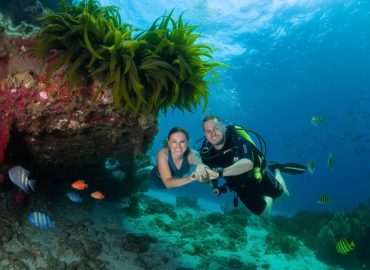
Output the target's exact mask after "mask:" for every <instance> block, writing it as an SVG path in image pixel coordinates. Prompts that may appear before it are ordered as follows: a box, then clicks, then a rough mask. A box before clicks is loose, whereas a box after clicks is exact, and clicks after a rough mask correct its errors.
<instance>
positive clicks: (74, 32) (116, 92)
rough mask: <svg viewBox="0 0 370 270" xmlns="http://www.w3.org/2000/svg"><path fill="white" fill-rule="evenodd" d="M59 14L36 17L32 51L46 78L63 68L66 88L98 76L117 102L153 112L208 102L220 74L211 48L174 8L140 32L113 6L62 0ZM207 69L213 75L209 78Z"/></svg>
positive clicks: (127, 107) (122, 106) (85, 0)
mask: <svg viewBox="0 0 370 270" xmlns="http://www.w3.org/2000/svg"><path fill="white" fill-rule="evenodd" d="M59 8H60V12H58V13H54V12H53V11H51V10H49V11H48V14H47V15H46V16H44V17H42V18H40V20H41V21H42V25H43V27H42V28H41V29H40V30H39V33H38V37H37V42H36V43H35V46H34V51H35V52H36V53H37V54H38V55H40V56H42V57H48V58H49V63H50V65H49V68H48V72H47V77H48V78H49V79H50V78H51V76H52V75H53V74H54V73H55V72H56V71H57V70H58V69H59V68H61V67H65V69H66V77H65V80H66V83H67V85H68V86H69V87H70V88H74V87H79V86H81V85H83V84H88V83H90V82H92V81H93V79H97V80H99V81H100V82H101V87H100V89H99V91H98V92H97V93H95V95H94V96H93V99H94V100H96V99H97V98H98V97H99V95H100V93H101V92H102V91H103V90H105V89H111V91H112V96H113V102H114V105H115V106H116V107H117V108H120V109H121V110H123V111H129V112H131V113H133V114H137V113H142V114H145V115H150V114H151V115H155V116H156V115H158V113H159V112H160V111H163V112H164V113H166V112H167V110H168V108H173V109H174V108H178V109H180V110H181V111H183V110H188V111H193V110H194V109H195V108H197V107H198V106H199V105H200V104H201V103H202V102H203V104H204V107H203V110H205V109H206V107H207V103H208V94H209V92H208V86H209V83H210V82H211V81H213V80H214V79H217V80H219V77H218V74H217V73H216V71H215V68H216V67H220V66H226V65H225V64H223V63H219V62H213V61H212V53H213V49H212V48H211V47H210V46H209V45H207V44H203V43H201V44H200V43H197V41H198V40H199V38H200V37H201V36H200V35H199V34H196V33H194V31H195V30H196V29H197V26H191V25H188V24H186V23H184V22H183V13H181V15H180V16H179V18H178V20H177V21H176V20H175V19H174V18H173V11H171V12H170V13H169V14H168V15H166V14H165V15H163V16H161V17H159V18H158V19H156V20H155V21H154V23H153V24H152V25H151V27H150V28H149V29H148V30H145V31H141V32H140V33H139V34H137V35H136V36H135V37H133V34H134V33H135V32H138V29H135V28H133V27H132V25H130V24H122V22H121V17H120V15H119V10H118V8H117V7H115V6H106V7H105V6H101V5H100V3H99V2H98V1H94V0H83V1H80V2H79V3H78V4H77V5H70V4H68V3H66V2H63V1H62V2H61V3H60V6H59ZM208 74H210V75H211V76H210V78H211V79H210V80H207V79H206V77H207V78H209V77H208Z"/></svg>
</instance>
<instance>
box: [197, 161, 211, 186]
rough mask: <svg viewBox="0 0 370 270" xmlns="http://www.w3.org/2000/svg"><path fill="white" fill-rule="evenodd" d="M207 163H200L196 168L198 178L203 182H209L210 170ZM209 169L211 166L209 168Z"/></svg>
mask: <svg viewBox="0 0 370 270" xmlns="http://www.w3.org/2000/svg"><path fill="white" fill-rule="evenodd" d="M207 168H208V166H207V165H204V164H198V165H197V168H196V170H195V172H194V173H195V174H196V176H197V180H198V181H199V182H202V183H207V182H209V177H208V172H207ZM208 169H209V168H208Z"/></svg>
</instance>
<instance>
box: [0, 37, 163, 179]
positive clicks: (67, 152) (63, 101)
mask: <svg viewBox="0 0 370 270" xmlns="http://www.w3.org/2000/svg"><path fill="white" fill-rule="evenodd" d="M32 44H33V39H32V38H25V37H22V36H19V35H18V36H14V35H8V34H7V33H6V31H3V32H1V33H0V166H1V169H2V170H1V173H2V174H3V176H4V175H5V174H6V170H7V168H8V167H9V166H11V165H14V164H16V165H22V166H24V167H25V168H27V169H28V170H30V171H31V172H33V173H36V176H37V177H39V178H40V177H41V178H48V177H47V176H48V175H52V178H53V179H54V180H55V179H66V178H68V177H69V179H71V178H72V179H73V177H78V176H83V175H88V176H91V177H92V178H97V177H99V173H98V174H97V172H98V171H104V170H103V164H104V160H105V159H106V158H107V157H114V158H115V159H117V160H119V161H120V163H121V164H122V166H123V167H124V168H127V170H128V171H127V172H126V173H127V174H128V175H130V174H131V175H132V174H133V173H134V169H135V166H132V164H134V159H135V158H138V157H141V156H143V155H144V153H145V152H146V151H147V149H148V147H149V145H150V143H151V142H152V141H153V138H154V136H155V134H156V133H157V121H156V119H154V118H150V117H149V116H146V117H144V116H142V115H140V114H137V115H135V116H133V115H131V114H129V113H124V112H122V111H120V110H118V109H117V108H115V107H114V106H113V105H112V104H113V100H112V95H111V92H110V91H105V92H103V93H102V94H101V95H100V96H99V98H98V99H97V100H96V101H92V95H93V94H94V93H95V91H97V89H98V88H99V86H100V84H99V83H98V82H93V83H92V84H91V86H82V87H79V88H75V89H73V90H72V89H68V88H67V86H66V85H65V81H64V79H63V78H64V73H65V69H64V68H61V69H59V70H58V71H57V72H56V73H55V74H54V75H53V77H52V78H51V79H50V80H46V76H47V75H46V66H47V65H48V64H52V63H45V62H43V61H44V60H42V59H40V58H38V57H36V56H35V55H34V54H33V53H32V51H31V49H30V46H32ZM81 172H86V173H81ZM100 176H101V175H100Z"/></svg>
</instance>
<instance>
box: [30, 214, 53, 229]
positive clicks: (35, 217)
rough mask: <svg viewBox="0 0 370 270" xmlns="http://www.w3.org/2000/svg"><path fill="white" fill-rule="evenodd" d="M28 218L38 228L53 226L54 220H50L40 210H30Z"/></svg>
mask: <svg viewBox="0 0 370 270" xmlns="http://www.w3.org/2000/svg"><path fill="white" fill-rule="evenodd" d="M28 220H29V222H31V223H32V224H33V225H35V226H36V227H37V228H40V229H48V228H51V227H55V225H54V222H53V221H51V218H50V217H49V216H48V215H45V214H44V213H41V212H32V213H31V214H29V216H28Z"/></svg>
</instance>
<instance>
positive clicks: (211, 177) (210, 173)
mask: <svg viewBox="0 0 370 270" xmlns="http://www.w3.org/2000/svg"><path fill="white" fill-rule="evenodd" d="M207 174H208V178H209V180H210V181H211V180H215V179H218V175H219V174H218V172H216V171H214V170H212V169H210V168H207Z"/></svg>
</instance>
